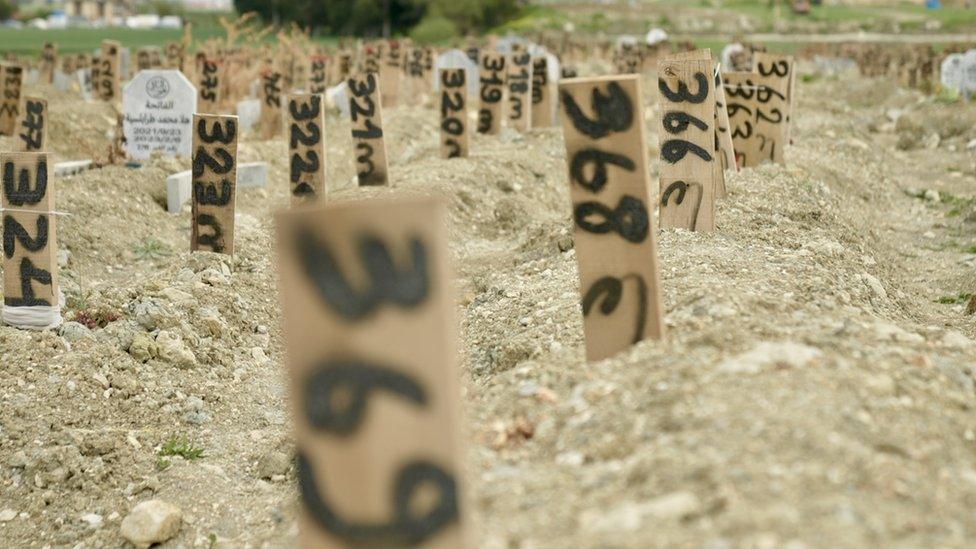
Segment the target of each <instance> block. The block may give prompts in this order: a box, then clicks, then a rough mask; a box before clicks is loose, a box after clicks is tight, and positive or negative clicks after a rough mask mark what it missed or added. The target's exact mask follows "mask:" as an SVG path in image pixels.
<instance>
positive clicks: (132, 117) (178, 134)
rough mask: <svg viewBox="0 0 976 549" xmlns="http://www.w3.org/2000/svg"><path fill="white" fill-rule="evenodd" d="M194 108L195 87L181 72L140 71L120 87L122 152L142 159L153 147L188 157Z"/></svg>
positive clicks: (150, 153) (195, 99) (149, 153)
mask: <svg viewBox="0 0 976 549" xmlns="http://www.w3.org/2000/svg"><path fill="white" fill-rule="evenodd" d="M197 111H198V109H197V90H196V89H195V88H194V87H193V84H190V81H189V80H187V78H186V76H184V75H183V73H182V72H180V71H176V70H152V69H150V70H144V71H140V72H139V73H138V74H136V76H135V78H133V79H132V80H130V81H129V82H128V83H127V84H126V85H125V89H124V90H123V91H122V112H123V113H124V118H123V119H122V133H123V135H125V152H126V154H128V155H129V156H130V157H131V158H132V159H133V160H146V159H148V158H149V157H150V155H152V153H153V152H155V151H161V152H163V154H166V155H167V156H177V157H182V158H189V157H190V156H191V154H192V149H191V148H192V146H193V128H192V127H191V124H192V123H193V115H194V113H196V112H197Z"/></svg>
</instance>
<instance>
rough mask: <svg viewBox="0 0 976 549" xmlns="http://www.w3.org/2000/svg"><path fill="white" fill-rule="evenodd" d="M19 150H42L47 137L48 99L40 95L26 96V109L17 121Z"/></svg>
mask: <svg viewBox="0 0 976 549" xmlns="http://www.w3.org/2000/svg"><path fill="white" fill-rule="evenodd" d="M15 133H16V134H17V150H18V151H25V152H41V151H43V150H44V146H45V145H46V142H47V140H46V138H47V101H46V100H44V99H41V98H40V97H25V98H24V109H23V111H22V112H21V115H20V120H19V122H18V123H17V131H16V132H15Z"/></svg>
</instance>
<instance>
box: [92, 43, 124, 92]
mask: <svg viewBox="0 0 976 549" xmlns="http://www.w3.org/2000/svg"><path fill="white" fill-rule="evenodd" d="M98 62H99V67H98V80H97V81H96V82H95V84H96V87H97V89H98V97H99V99H101V100H102V101H108V102H110V103H111V102H114V101H117V100H119V99H121V98H122V89H121V82H122V81H121V76H120V72H119V71H120V70H121V66H122V45H121V44H119V43H118V42H116V41H115V40H103V41H102V52H101V55H99V57H98Z"/></svg>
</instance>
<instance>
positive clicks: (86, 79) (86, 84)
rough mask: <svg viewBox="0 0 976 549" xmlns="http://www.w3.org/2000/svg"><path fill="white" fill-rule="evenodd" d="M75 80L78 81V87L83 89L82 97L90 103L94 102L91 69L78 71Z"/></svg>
mask: <svg viewBox="0 0 976 549" xmlns="http://www.w3.org/2000/svg"><path fill="white" fill-rule="evenodd" d="M75 78H77V79H78V85H79V86H80V87H81V95H82V96H83V97H84V98H85V101H88V102H89V103H90V102H91V100H92V79H91V69H78V70H77V72H75Z"/></svg>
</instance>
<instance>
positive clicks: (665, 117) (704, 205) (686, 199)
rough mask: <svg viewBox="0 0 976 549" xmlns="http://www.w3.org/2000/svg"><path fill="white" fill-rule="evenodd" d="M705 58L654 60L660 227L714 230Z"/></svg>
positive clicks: (711, 116) (711, 107)
mask: <svg viewBox="0 0 976 549" xmlns="http://www.w3.org/2000/svg"><path fill="white" fill-rule="evenodd" d="M713 78H714V77H713V74H712V62H711V60H710V59H676V58H664V59H662V60H661V61H659V62H658V91H659V92H660V94H661V96H660V104H661V112H662V115H661V130H660V136H661V137H660V142H661V186H660V191H659V195H658V197H659V199H660V218H661V227H662V228H681V229H689V230H692V231H702V232H708V231H711V230H713V229H714V228H715V182H714V178H715V167H714V161H715V156H714V150H715V127H714V124H715V95H714V92H713V88H712V86H713Z"/></svg>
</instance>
